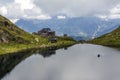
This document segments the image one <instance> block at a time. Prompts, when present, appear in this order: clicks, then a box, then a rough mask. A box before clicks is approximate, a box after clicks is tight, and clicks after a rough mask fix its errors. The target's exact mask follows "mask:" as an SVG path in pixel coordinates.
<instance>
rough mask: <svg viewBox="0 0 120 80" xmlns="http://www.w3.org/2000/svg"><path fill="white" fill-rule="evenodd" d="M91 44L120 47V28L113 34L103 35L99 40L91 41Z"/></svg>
mask: <svg viewBox="0 0 120 80" xmlns="http://www.w3.org/2000/svg"><path fill="white" fill-rule="evenodd" d="M90 43H94V44H100V45H105V46H111V47H120V27H119V28H117V29H116V30H114V31H113V32H111V33H108V34H106V35H103V36H101V37H99V38H96V39H94V40H92V41H90Z"/></svg>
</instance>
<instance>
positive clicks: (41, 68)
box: [1, 44, 120, 80]
mask: <svg viewBox="0 0 120 80" xmlns="http://www.w3.org/2000/svg"><path fill="white" fill-rule="evenodd" d="M26 54H27V53H26ZM42 54H46V55H40V54H32V55H30V56H29V57H27V58H25V59H24V60H22V61H21V62H19V64H17V65H16V66H15V67H14V68H13V69H12V70H11V71H10V72H8V73H6V75H5V76H3V78H2V79H1V80H120V50H118V49H113V48H108V47H103V46H99V45H91V44H77V45H74V46H72V47H69V48H68V49H59V50H56V51H54V50H52V51H47V52H43V53H42ZM50 54H53V55H50ZM98 54H100V57H97V56H98ZM13 63H14V61H13ZM1 66H2V65H1ZM8 67H9V66H8Z"/></svg>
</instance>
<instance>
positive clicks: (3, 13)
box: [0, 6, 7, 15]
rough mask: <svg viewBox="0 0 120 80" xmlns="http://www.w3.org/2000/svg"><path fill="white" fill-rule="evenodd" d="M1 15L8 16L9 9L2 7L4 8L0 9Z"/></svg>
mask: <svg viewBox="0 0 120 80" xmlns="http://www.w3.org/2000/svg"><path fill="white" fill-rule="evenodd" d="M0 13H1V14H2V15H6V14H7V8H6V7H5V6H2V7H1V8H0Z"/></svg>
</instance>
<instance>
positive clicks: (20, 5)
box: [0, 0, 51, 22]
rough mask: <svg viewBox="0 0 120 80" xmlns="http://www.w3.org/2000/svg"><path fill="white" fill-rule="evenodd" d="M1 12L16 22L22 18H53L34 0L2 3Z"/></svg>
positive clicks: (16, 0)
mask: <svg viewBox="0 0 120 80" xmlns="http://www.w3.org/2000/svg"><path fill="white" fill-rule="evenodd" d="M0 14H1V15H3V16H6V17H7V18H9V19H10V20H11V21H12V22H16V21H17V20H18V19H20V18H25V19H51V17H50V16H49V15H48V14H46V13H44V12H43V11H42V10H41V8H39V7H38V6H36V5H35V4H34V3H33V0H14V2H12V3H6V4H4V5H3V4H1V3H0Z"/></svg>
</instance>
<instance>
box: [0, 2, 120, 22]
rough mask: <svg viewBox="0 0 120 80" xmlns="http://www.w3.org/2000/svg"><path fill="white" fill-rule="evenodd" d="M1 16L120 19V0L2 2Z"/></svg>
mask: <svg viewBox="0 0 120 80" xmlns="http://www.w3.org/2000/svg"><path fill="white" fill-rule="evenodd" d="M0 14H1V15H3V16H5V17H7V18H9V19H11V20H12V21H16V20H19V19H21V18H22V19H51V18H52V16H55V15H58V16H57V18H59V19H65V18H66V17H65V15H66V16H67V17H82V16H98V17H100V18H109V19H114V18H120V0H0Z"/></svg>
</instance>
